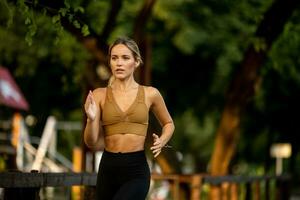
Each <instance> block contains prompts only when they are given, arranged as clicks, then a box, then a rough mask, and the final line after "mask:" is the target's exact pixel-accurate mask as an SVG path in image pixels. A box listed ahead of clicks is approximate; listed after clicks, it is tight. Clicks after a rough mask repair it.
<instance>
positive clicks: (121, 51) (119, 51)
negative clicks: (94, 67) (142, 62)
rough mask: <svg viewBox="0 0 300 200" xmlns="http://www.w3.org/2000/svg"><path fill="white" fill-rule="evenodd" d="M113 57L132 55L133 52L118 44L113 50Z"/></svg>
mask: <svg viewBox="0 0 300 200" xmlns="http://www.w3.org/2000/svg"><path fill="white" fill-rule="evenodd" d="M111 55H132V51H131V50H130V49H129V48H128V47H127V46H126V45H124V44H117V45H115V46H114V47H113V48H112V49H111Z"/></svg>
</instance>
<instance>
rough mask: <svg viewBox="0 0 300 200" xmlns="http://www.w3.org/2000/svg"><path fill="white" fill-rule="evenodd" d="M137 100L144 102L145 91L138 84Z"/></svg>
mask: <svg viewBox="0 0 300 200" xmlns="http://www.w3.org/2000/svg"><path fill="white" fill-rule="evenodd" d="M138 102H139V103H144V102H145V92H144V87H143V86H141V85H139V89H138Z"/></svg>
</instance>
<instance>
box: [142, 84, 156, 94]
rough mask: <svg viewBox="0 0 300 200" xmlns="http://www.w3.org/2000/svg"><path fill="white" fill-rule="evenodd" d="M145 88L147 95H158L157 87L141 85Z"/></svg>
mask: <svg viewBox="0 0 300 200" xmlns="http://www.w3.org/2000/svg"><path fill="white" fill-rule="evenodd" d="M142 86H143V87H144V89H145V93H146V94H147V96H150V97H155V96H159V95H160V92H159V90H158V89H157V88H155V87H153V86H145V85H142Z"/></svg>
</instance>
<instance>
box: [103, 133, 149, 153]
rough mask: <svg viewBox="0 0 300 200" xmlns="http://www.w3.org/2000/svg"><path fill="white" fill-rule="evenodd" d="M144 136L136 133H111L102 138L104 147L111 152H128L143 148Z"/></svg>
mask: <svg viewBox="0 0 300 200" xmlns="http://www.w3.org/2000/svg"><path fill="white" fill-rule="evenodd" d="M145 139H146V137H145V136H141V135H136V134H124V133H121V134H112V135H108V136H106V137H105V138H104V141H105V149H106V150H107V151H108V152H112V153H120V152H121V153H130V152H136V151H142V150H144V144H145Z"/></svg>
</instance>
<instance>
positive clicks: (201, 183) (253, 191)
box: [0, 172, 291, 200]
mask: <svg viewBox="0 0 300 200" xmlns="http://www.w3.org/2000/svg"><path fill="white" fill-rule="evenodd" d="M151 178H152V180H153V181H157V182H158V181H168V182H169V184H170V191H171V194H170V198H169V199H172V200H179V199H180V200H181V198H182V196H183V193H185V198H187V199H190V200H199V199H208V198H207V197H206V196H205V195H204V191H206V193H207V191H208V190H209V189H210V188H214V189H215V190H216V191H218V194H219V196H218V197H217V198H215V199H216V200H218V199H220V200H227V199H231V200H235V199H246V200H248V199H249V200H250V199H254V200H259V199H266V200H269V199H274V197H275V199H276V200H281V199H282V200H285V199H289V186H290V184H289V183H290V181H291V177H290V176H231V175H230V176H209V175H205V174H192V175H178V174H169V175H165V174H152V176H151ZM96 179H97V175H96V173H37V172H31V173H21V172H3V173H0V188H4V196H3V198H4V200H6V199H9V200H14V199H18V200H22V199H26V200H37V199H40V197H39V191H40V189H41V188H43V187H71V186H76V185H81V186H87V187H89V186H90V187H93V188H94V186H95V185H96ZM271 182H273V183H274V185H275V187H274V188H273V189H271V187H270V183H271ZM182 186H185V187H182ZM186 186H187V187H186ZM182 188H187V189H185V190H183V189H182ZM242 188H244V189H242ZM241 193H244V196H241ZM186 194H187V195H186ZM241 197H242V198H241Z"/></svg>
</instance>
